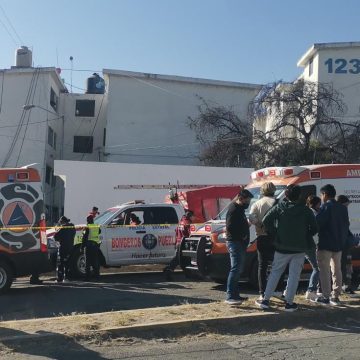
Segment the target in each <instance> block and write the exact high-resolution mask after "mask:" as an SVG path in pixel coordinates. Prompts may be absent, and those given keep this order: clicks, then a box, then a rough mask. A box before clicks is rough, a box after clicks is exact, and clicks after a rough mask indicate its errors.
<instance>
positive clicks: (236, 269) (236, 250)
mask: <svg viewBox="0 0 360 360" xmlns="http://www.w3.org/2000/svg"><path fill="white" fill-rule="evenodd" d="M226 246H227V248H228V251H229V255H230V271H229V275H228V279H227V290H226V298H227V300H229V299H234V300H238V299H239V298H240V291H239V280H240V274H241V273H242V271H243V269H244V265H245V255H246V245H244V244H243V243H242V242H240V241H227V242H226Z"/></svg>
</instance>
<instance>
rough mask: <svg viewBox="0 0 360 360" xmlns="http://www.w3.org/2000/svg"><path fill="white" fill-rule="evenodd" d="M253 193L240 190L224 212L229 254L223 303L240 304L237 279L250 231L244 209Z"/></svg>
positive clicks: (242, 264)
mask: <svg viewBox="0 0 360 360" xmlns="http://www.w3.org/2000/svg"><path fill="white" fill-rule="evenodd" d="M252 198H253V195H252V194H251V192H250V191H249V190H246V189H245V190H241V191H240V192H239V194H238V195H237V197H236V199H235V200H234V201H233V202H231V203H230V205H229V208H228V211H227V214H226V246H227V248H228V251H229V254H230V264H231V265H230V266H231V267H230V272H229V275H228V279H227V290H226V293H227V296H226V300H225V303H227V304H229V305H235V304H241V302H242V299H243V298H241V296H240V294H239V284H238V283H239V279H240V274H241V272H242V270H243V267H244V262H245V254H246V248H247V246H248V244H249V238H250V231H249V224H248V221H247V218H246V215H245V209H247V208H248V207H249V205H250V201H251V199H252Z"/></svg>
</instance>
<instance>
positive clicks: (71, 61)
mask: <svg viewBox="0 0 360 360" xmlns="http://www.w3.org/2000/svg"><path fill="white" fill-rule="evenodd" d="M73 60H74V58H73V57H72V56H70V63H71V67H70V69H71V70H70V92H71V93H72V73H73Z"/></svg>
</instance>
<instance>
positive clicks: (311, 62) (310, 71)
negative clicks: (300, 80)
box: [309, 58, 314, 76]
mask: <svg viewBox="0 0 360 360" xmlns="http://www.w3.org/2000/svg"><path fill="white" fill-rule="evenodd" d="M313 60H314V59H313V58H311V59H310V60H309V76H311V75H312V73H313V71H314V68H313Z"/></svg>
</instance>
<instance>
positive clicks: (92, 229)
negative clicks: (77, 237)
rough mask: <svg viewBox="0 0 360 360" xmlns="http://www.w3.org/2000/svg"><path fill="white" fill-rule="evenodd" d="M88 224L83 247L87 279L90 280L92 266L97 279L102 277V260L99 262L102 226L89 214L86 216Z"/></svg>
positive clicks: (84, 233) (83, 235)
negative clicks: (95, 222)
mask: <svg viewBox="0 0 360 360" xmlns="http://www.w3.org/2000/svg"><path fill="white" fill-rule="evenodd" d="M86 222H87V226H86V227H85V229H84V230H83V233H82V244H81V248H82V249H83V250H85V258H86V266H85V271H86V275H85V280H90V277H91V268H92V269H93V275H94V277H95V278H96V279H98V278H99V277H100V262H99V248H100V244H101V241H100V233H101V229H100V226H99V225H97V224H94V217H93V216H91V215H89V216H88V217H87V218H86Z"/></svg>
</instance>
